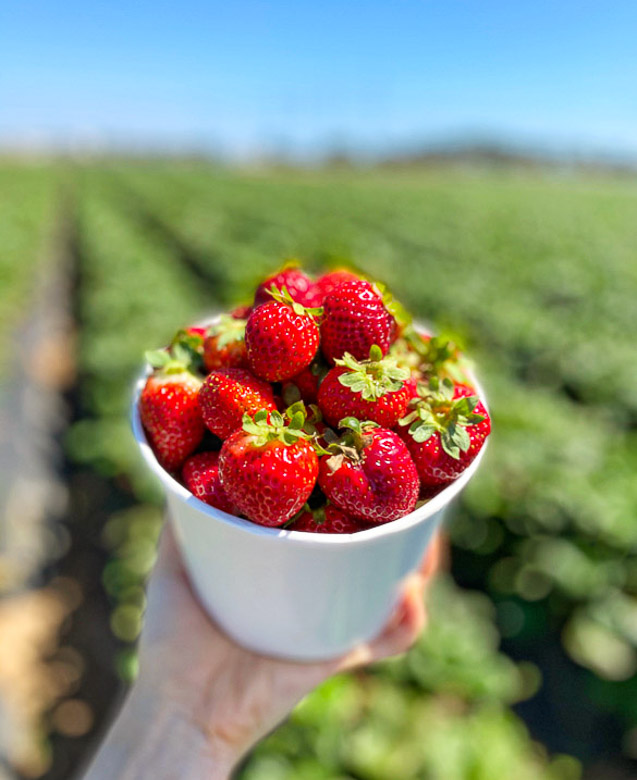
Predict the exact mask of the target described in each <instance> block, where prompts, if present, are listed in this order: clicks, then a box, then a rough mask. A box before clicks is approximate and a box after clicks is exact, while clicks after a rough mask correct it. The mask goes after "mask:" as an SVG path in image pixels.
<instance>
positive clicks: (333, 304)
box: [321, 280, 396, 363]
mask: <svg viewBox="0 0 637 780" xmlns="http://www.w3.org/2000/svg"><path fill="white" fill-rule="evenodd" d="M323 306H324V312H323V320H322V322H321V349H322V351H323V354H324V355H325V357H326V358H327V360H328V361H329V362H330V363H334V362H335V361H336V360H340V359H341V358H342V357H343V355H344V354H345V353H346V352H349V353H350V355H353V356H354V357H355V358H356V359H357V360H365V358H366V357H367V356H368V355H369V350H370V348H371V347H372V346H373V345H374V344H377V345H378V346H379V347H380V350H381V352H382V353H383V355H386V354H387V351H388V350H389V347H390V345H391V343H392V341H393V340H394V336H395V333H396V320H395V319H394V317H393V316H392V315H391V314H390V313H389V311H388V310H387V308H386V307H385V304H384V303H383V297H382V295H381V294H380V292H379V291H378V289H377V288H376V287H374V285H372V284H370V283H369V282H365V281H362V280H356V281H351V282H344V283H343V284H341V285H339V286H338V287H337V288H336V289H335V290H332V292H331V293H329V294H328V295H326V296H325V300H324V301H323Z"/></svg>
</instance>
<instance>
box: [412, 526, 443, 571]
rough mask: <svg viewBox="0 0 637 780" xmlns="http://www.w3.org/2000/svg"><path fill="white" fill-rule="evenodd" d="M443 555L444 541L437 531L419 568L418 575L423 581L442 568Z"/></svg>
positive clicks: (441, 534) (440, 532) (440, 533)
mask: <svg viewBox="0 0 637 780" xmlns="http://www.w3.org/2000/svg"><path fill="white" fill-rule="evenodd" d="M445 553H446V539H445V537H444V536H443V533H442V531H437V532H436V534H435V535H434V537H433V539H432V540H431V544H430V545H429V547H428V548H427V552H426V553H425V556H424V558H423V559H422V563H421V564H420V567H419V571H420V574H421V575H422V576H423V578H424V579H425V580H429V579H431V577H432V576H433V575H434V574H435V573H436V572H437V571H439V570H440V569H441V568H442V567H443V566H444V564H445Z"/></svg>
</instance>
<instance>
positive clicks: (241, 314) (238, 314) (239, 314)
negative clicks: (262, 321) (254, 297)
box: [230, 304, 252, 320]
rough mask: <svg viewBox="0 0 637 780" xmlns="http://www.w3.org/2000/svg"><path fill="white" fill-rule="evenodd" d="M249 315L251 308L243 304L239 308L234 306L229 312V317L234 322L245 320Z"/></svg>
mask: <svg viewBox="0 0 637 780" xmlns="http://www.w3.org/2000/svg"><path fill="white" fill-rule="evenodd" d="M251 313H252V306H246V305H245V304H242V305H241V306H235V308H234V309H233V310H232V311H231V312H230V316H231V317H233V318H234V319H235V320H247V319H248V317H249V316H250V314H251Z"/></svg>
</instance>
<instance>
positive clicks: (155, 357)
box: [144, 349, 171, 368]
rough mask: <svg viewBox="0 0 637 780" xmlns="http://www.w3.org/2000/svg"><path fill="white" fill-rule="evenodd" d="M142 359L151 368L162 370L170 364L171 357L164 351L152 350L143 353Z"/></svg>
mask: <svg viewBox="0 0 637 780" xmlns="http://www.w3.org/2000/svg"><path fill="white" fill-rule="evenodd" d="M144 358H145V360H146V362H147V363H150V365H151V366H152V367H153V368H163V367H164V366H166V365H168V363H170V360H171V357H170V355H169V354H168V352H166V350H165V349H153V350H148V351H147V352H144Z"/></svg>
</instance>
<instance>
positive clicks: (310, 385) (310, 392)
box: [283, 365, 322, 404]
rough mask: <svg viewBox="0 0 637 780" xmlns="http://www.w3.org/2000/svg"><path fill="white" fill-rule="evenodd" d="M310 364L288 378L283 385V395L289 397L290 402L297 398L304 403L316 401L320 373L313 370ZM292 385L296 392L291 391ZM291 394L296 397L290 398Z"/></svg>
mask: <svg viewBox="0 0 637 780" xmlns="http://www.w3.org/2000/svg"><path fill="white" fill-rule="evenodd" d="M313 367H314V366H313V365H312V366H307V368H304V369H303V370H302V371H300V372H299V373H298V374H297V375H296V376H293V377H292V378H291V379H288V380H287V382H285V384H284V385H283V395H284V397H285V398H288V397H289V398H290V399H291V401H292V402H294V401H298V400H299V398H300V400H302V401H303V402H304V403H306V404H315V403H317V402H318V389H319V385H320V383H321V378H322V377H321V373H320V371H317V372H316V373H315V372H314V370H313ZM292 386H293V387H294V388H296V393H292ZM292 395H296V396H297V397H295V398H292Z"/></svg>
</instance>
